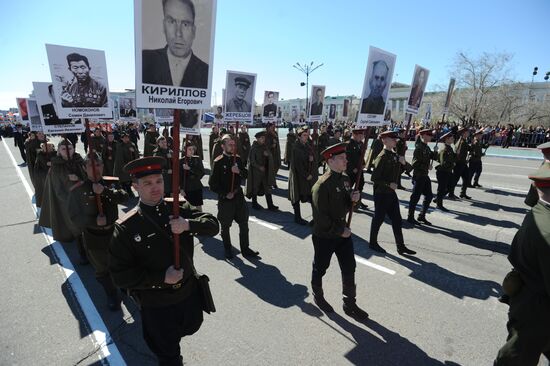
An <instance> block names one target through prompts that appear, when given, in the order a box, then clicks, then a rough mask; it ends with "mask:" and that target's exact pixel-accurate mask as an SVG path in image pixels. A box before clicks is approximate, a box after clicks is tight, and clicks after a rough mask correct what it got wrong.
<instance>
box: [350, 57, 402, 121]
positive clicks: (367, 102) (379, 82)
mask: <svg viewBox="0 0 550 366" xmlns="http://www.w3.org/2000/svg"><path fill="white" fill-rule="evenodd" d="M396 58H397V56H396V55H394V54H392V53H389V52H386V51H384V50H381V49H379V48H376V47H372V46H371V47H370V48H369V59H368V61H367V70H366V71H365V79H364V81H363V92H362V94H361V105H360V108H359V117H358V121H357V123H358V124H359V125H360V126H369V125H377V124H380V123H382V122H383V121H384V110H385V108H386V102H387V100H388V94H389V92H390V86H391V81H392V76H393V70H394V68H395V60H396Z"/></svg>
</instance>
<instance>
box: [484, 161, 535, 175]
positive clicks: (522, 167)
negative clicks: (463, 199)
mask: <svg viewBox="0 0 550 366" xmlns="http://www.w3.org/2000/svg"><path fill="white" fill-rule="evenodd" d="M483 165H491V166H503V167H506V168H517V169H528V170H534V169H536V168H532V167H530V166H519V165H506V164H495V163H486V162H483ZM482 174H483V173H482Z"/></svg>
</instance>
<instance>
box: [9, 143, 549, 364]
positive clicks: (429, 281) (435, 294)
mask: <svg viewBox="0 0 550 366" xmlns="http://www.w3.org/2000/svg"><path fill="white" fill-rule="evenodd" d="M142 141H143V140H142ZM203 141H204V144H205V145H207V143H206V141H207V136H204V138H203ZM0 145H2V146H0V172H1V177H2V180H1V181H0V195H1V197H2V200H0V243H1V246H2V248H3V249H4V250H3V253H4V255H3V256H1V257H0V271H1V280H0V293H1V294H2V296H1V297H0V314H1V315H0V326H1V327H2V329H4V331H3V332H2V333H1V334H0V345H1V347H2V352H0V364H1V365H54V364H55V365H76V364H81V365H89V364H101V363H110V364H112V365H118V364H124V363H127V364H128V365H154V364H155V360H154V357H153V356H152V354H151V353H150V352H149V350H148V349H147V347H146V345H145V343H144V342H143V340H142V334H141V324H140V320H139V313H137V312H136V308H135V306H134V305H133V304H132V302H131V301H130V300H129V299H125V301H124V306H123V312H119V313H111V312H109V311H108V310H107V308H106V305H105V299H104V295H103V293H102V290H101V289H100V287H99V285H98V284H97V283H96V281H95V279H94V276H93V270H92V269H91V267H90V266H81V265H79V264H78V260H77V257H78V256H77V253H76V248H75V246H74V244H59V243H51V241H50V238H48V235H47V232H46V234H44V233H43V232H42V231H41V229H40V228H39V227H38V226H37V220H36V213H35V211H34V210H33V206H32V203H31V197H30V196H29V194H28V192H27V190H26V188H25V186H24V183H23V181H22V178H23V179H24V180H25V181H27V182H30V180H29V178H28V172H27V168H26V167H24V166H18V165H20V164H21V162H22V159H21V157H20V155H19V151H18V150H17V149H16V148H15V147H14V146H13V140H12V139H7V140H5V144H4V143H0ZM281 145H282V146H283V147H284V141H282V143H281ZM77 150H78V151H80V152H83V151H82V144H78V146H77ZM8 151H9V153H8ZM10 153H11V155H12V156H13V157H14V160H15V165H14V163H13V162H12V157H11V156H10ZM205 154H206V155H207V152H206V151H205ZM409 161H410V157H409ZM539 164H540V162H539V161H534V160H521V159H509V158H495V157H486V158H485V159H484V172H483V174H482V177H481V180H480V183H481V184H482V185H483V188H481V189H470V190H469V191H468V194H469V195H470V196H472V198H473V199H472V200H469V201H454V202H453V201H451V202H448V203H446V206H447V207H448V208H449V209H450V210H451V211H450V212H449V213H442V212H440V211H437V210H436V211H431V212H430V214H429V219H430V221H431V222H432V223H433V224H434V225H433V226H431V227H424V226H422V227H415V228H411V227H409V226H408V225H407V224H405V225H404V237H405V242H406V243H407V245H408V246H409V247H410V248H412V249H414V250H416V251H417V252H418V255H417V256H416V257H414V258H411V257H408V258H404V257H401V256H399V255H398V254H397V251H396V248H395V243H394V240H393V234H392V231H391V226H390V225H389V224H387V223H386V224H384V225H383V226H382V229H381V231H380V235H379V242H380V244H381V245H382V246H383V247H385V248H386V249H387V250H388V254H387V255H385V256H381V255H378V254H376V253H374V252H372V251H371V250H369V249H368V242H367V240H368V235H369V230H370V222H371V218H372V216H373V210H372V207H373V203H372V196H371V194H372V185H370V184H367V185H366V187H365V192H366V193H365V195H364V200H365V201H366V202H367V203H368V204H369V206H370V207H369V209H368V210H366V211H363V212H361V213H357V214H354V216H353V223H352V231H353V233H354V244H355V251H356V258H357V270H356V277H357V293H358V298H357V299H358V304H359V305H360V306H362V307H363V308H364V309H365V310H367V311H368V312H369V314H370V320H369V321H367V322H365V323H364V324H363V323H359V322H356V321H355V320H353V319H351V318H349V317H348V316H346V315H345V314H344V313H343V311H342V309H341V280H340V273H339V269H338V263H337V261H336V260H335V259H334V260H333V261H332V264H331V267H330V268H329V270H328V273H327V275H326V276H325V280H324V286H325V292H326V297H327V300H328V301H329V302H330V303H332V304H333V306H334V307H335V309H336V313H335V314H334V315H330V316H327V315H325V314H323V313H322V312H321V311H319V310H318V309H317V307H316V306H315V305H314V303H313V299H312V296H311V293H310V289H309V287H310V286H309V282H310V276H311V261H312V258H313V248H312V244H311V237H310V234H311V233H310V228H309V227H302V226H298V225H296V224H294V222H293V215H292V207H291V205H290V203H289V201H288V200H287V198H286V197H287V188H288V184H287V177H288V171H287V170H285V169H281V170H280V171H279V176H278V185H279V189H277V190H276V191H275V192H274V201H275V204H276V205H278V206H279V207H280V209H281V211H280V212H278V213H271V212H268V211H266V210H262V211H254V210H252V209H251V210H250V214H251V217H250V238H251V240H250V241H251V246H252V247H253V248H254V249H257V250H259V251H260V253H261V256H262V259H261V260H253V261H249V260H247V259H244V258H242V257H241V256H240V255H239V256H237V257H236V258H235V259H234V260H232V261H230V262H229V261H226V260H225V259H224V257H223V247H222V243H221V239H220V237H219V236H216V237H215V238H209V239H196V240H195V244H196V250H195V253H196V254H195V258H196V265H197V268H198V269H199V271H201V272H204V273H207V274H208V275H209V277H210V279H211V287H212V291H213V294H214V299H215V302H216V307H217V309H218V311H217V312H216V313H215V314H213V315H205V322H204V324H203V326H202V328H201V329H200V331H199V332H198V333H197V334H195V335H193V336H192V337H190V338H185V339H183V341H182V353H183V355H184V360H185V362H186V363H187V364H190V365H220V364H223V365H350V364H352V365H472V366H477V365H490V364H492V360H493V359H494V357H495V355H496V353H497V351H498V349H499V348H500V346H501V345H502V344H503V343H504V341H505V337H506V334H507V333H506V328H505V322H506V319H507V306H505V305H503V304H501V303H499V302H498V301H497V297H498V296H499V295H500V283H501V281H502V279H503V277H504V275H505V274H506V273H507V271H508V270H509V269H510V264H509V263H508V261H507V258H506V255H507V253H508V251H509V246H510V242H511V240H512V238H513V236H514V234H515V232H516V230H517V229H518V227H519V226H520V224H521V222H522V220H523V216H524V215H525V213H526V212H527V208H526V206H525V205H524V204H523V199H524V196H525V194H526V192H527V189H528V187H529V180H528V179H527V178H526V175H527V174H528V173H530V172H531V171H534V170H535V169H536V168H537V167H538V165H539ZM206 165H208V164H206ZM18 171H21V174H20V173H18ZM365 177H366V180H367V181H368V180H369V178H370V176H369V175H368V174H366V175H365ZM432 178H433V179H434V180H435V174H434V175H433V177H432ZM203 182H204V183H205V185H206V182H207V177H205V178H204V180H203ZM27 184H29V183H27ZM403 185H404V186H405V187H406V188H408V190H407V191H398V196H399V199H400V200H401V212H402V215H403V216H404V217H406V209H407V203H408V200H409V197H410V188H411V182H410V180H409V179H408V178H404V179H403ZM433 188H434V190H435V188H436V185H435V184H434V185H433ZM31 193H32V192H31ZM31 196H32V194H31ZM205 198H206V201H205V205H204V209H205V210H206V211H208V212H212V213H216V210H217V208H216V201H215V199H214V198H215V197H214V195H213V194H211V193H210V192H209V191H208V190H205ZM259 202H260V204H262V205H263V206H264V207H265V206H266V205H265V200H264V199H263V198H260V199H259ZM135 203H136V201H133V202H132V203H131V204H129V207H131V206H132V204H135ZM129 207H121V209H122V210H124V211H126V210H128V209H129ZM302 211H303V212H302V213H303V215H304V216H305V218H306V219H309V218H310V216H311V209H310V208H309V207H306V206H305V205H303V206H302ZM237 230H238V228H237V227H236V226H235V225H234V226H233V227H232V234H233V237H234V238H235V239H234V245H235V244H237V245H236V246H238V240H237ZM65 255H66V256H65ZM105 343H108V345H107V346H105ZM79 362H80V363H79ZM540 364H541V365H546V364H547V363H546V361H541V363H540Z"/></svg>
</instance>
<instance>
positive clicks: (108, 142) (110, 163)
mask: <svg viewBox="0 0 550 366" xmlns="http://www.w3.org/2000/svg"><path fill="white" fill-rule="evenodd" d="M116 148H117V143H116V142H115V136H114V135H113V133H112V132H109V131H108V132H107V137H106V139H105V145H104V146H103V151H102V152H101V159H102V160H103V173H105V175H108V176H114V170H115V157H116Z"/></svg>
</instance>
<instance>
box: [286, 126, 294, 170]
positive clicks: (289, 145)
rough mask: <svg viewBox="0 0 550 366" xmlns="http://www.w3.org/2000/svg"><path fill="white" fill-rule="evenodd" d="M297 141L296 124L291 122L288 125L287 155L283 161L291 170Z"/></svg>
mask: <svg viewBox="0 0 550 366" xmlns="http://www.w3.org/2000/svg"><path fill="white" fill-rule="evenodd" d="M295 142H296V134H295V133H294V126H293V125H292V124H291V125H290V126H289V127H288V133H287V135H286V146H285V157H284V159H283V162H284V163H285V165H286V166H287V167H288V168H289V170H290V162H291V161H292V149H293V148H294V143H295Z"/></svg>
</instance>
